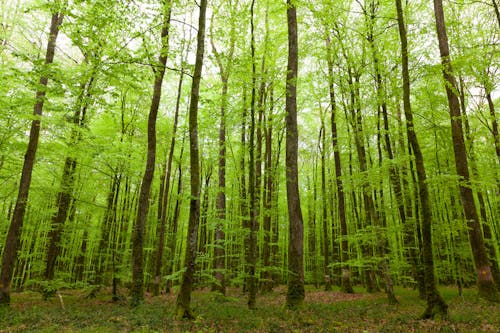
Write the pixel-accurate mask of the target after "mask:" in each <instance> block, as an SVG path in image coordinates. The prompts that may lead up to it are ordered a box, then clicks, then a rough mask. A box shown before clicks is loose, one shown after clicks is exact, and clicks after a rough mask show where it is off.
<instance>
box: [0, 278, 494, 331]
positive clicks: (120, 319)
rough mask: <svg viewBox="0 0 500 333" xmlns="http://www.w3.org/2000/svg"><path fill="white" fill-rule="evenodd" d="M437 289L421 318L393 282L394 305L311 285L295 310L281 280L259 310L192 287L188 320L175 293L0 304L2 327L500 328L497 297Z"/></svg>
mask: <svg viewBox="0 0 500 333" xmlns="http://www.w3.org/2000/svg"><path fill="white" fill-rule="evenodd" d="M441 292H442V295H443V297H444V298H445V300H446V302H447V303H448V305H449V313H450V317H449V319H448V320H420V319H419V315H420V314H421V313H422V312H423V311H424V309H425V302H424V301H422V300H420V299H419V298H418V295H417V293H416V292H415V291H413V290H408V289H396V294H397V297H398V300H399V302H400V304H399V305H398V306H391V305H388V303H387V299H386V297H385V295H384V294H383V293H378V294H366V293H364V292H362V291H361V290H360V289H358V290H356V293H355V294H344V293H341V292H340V291H333V292H325V291H322V290H315V289H311V288H308V289H307V291H306V300H305V302H304V305H303V306H302V307H301V308H300V309H299V310H296V311H291V310H287V309H286V308H285V307H284V304H285V295H286V290H285V289H284V288H283V287H281V288H276V289H275V290H274V291H273V292H271V293H268V294H265V295H259V297H258V299H257V305H258V306H257V309H256V310H249V309H248V308H247V306H246V297H245V296H244V295H242V294H241V291H240V290H236V289H231V290H229V291H228V295H227V296H221V295H218V294H214V293H211V292H209V291H195V292H194V293H193V296H192V308H193V310H194V312H195V313H196V316H197V317H196V319H195V320H192V321H187V320H180V321H179V320H175V295H173V294H167V295H162V296H159V297H151V296H149V295H147V297H146V299H145V303H144V304H143V305H141V306H139V307H136V308H133V309H132V308H130V307H129V306H128V305H127V304H126V303H125V302H122V303H114V302H112V301H111V293H110V291H108V290H106V289H103V290H102V291H101V292H100V293H99V294H98V295H97V297H96V298H94V299H88V298H85V296H86V293H85V291H78V290H66V291H64V290H63V291H60V292H59V294H60V295H61V297H60V298H57V297H56V298H51V299H49V300H46V301H44V300H43V299H42V297H41V295H40V293H35V292H23V293H13V295H12V304H11V307H10V308H7V309H0V332H363V333H364V332H467V333H468V332H498V328H499V327H500V315H499V314H500V311H499V310H500V306H499V305H498V304H492V303H488V302H486V301H483V300H481V299H480V298H479V297H477V292H476V291H474V290H465V291H464V295H463V296H458V295H457V292H456V290H454V289H452V288H442V289H441ZM61 298H62V302H61Z"/></svg>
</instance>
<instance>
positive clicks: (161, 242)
mask: <svg viewBox="0 0 500 333" xmlns="http://www.w3.org/2000/svg"><path fill="white" fill-rule="evenodd" d="M183 78H184V72H183V69H182V68H181V74H180V76H179V84H178V87H177V99H176V102H175V115H174V124H173V129H172V138H171V139H170V148H169V152H168V158H167V160H166V161H165V162H166V166H165V174H164V177H163V179H164V181H162V182H161V189H160V191H161V192H162V195H161V196H160V197H162V200H161V205H159V206H160V207H161V209H160V214H159V219H160V224H159V226H158V235H157V236H158V248H157V250H156V253H157V255H156V258H155V259H156V260H155V276H154V280H153V296H158V295H159V294H160V284H161V269H162V266H163V254H164V249H165V236H166V235H165V233H166V228H167V208H168V196H169V194H170V178H171V176H172V162H173V160H174V150H175V142H176V139H177V138H176V135H177V124H178V120H179V109H180V101H181V95H182V83H183Z"/></svg>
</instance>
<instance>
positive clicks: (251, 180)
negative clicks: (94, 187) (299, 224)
mask: <svg viewBox="0 0 500 333" xmlns="http://www.w3.org/2000/svg"><path fill="white" fill-rule="evenodd" d="M254 8H255V0H252V3H251V5H250V29H251V32H250V34H251V36H250V38H251V40H250V52H251V59H252V96H251V102H250V138H249V140H250V142H249V147H248V148H249V155H250V156H249V161H248V164H249V167H248V192H249V193H248V194H249V196H250V222H249V229H250V230H249V234H248V249H247V255H246V257H247V258H246V260H247V267H248V268H247V269H248V274H249V277H248V308H249V309H255V306H256V305H255V301H256V296H257V277H256V275H255V274H256V272H255V271H256V265H257V234H256V233H257V213H258V203H257V200H258V194H257V189H256V185H257V183H256V175H255V173H256V162H255V147H254V145H255V99H256V75H257V74H256V68H255V33H254V32H255V30H254V29H255V27H254Z"/></svg>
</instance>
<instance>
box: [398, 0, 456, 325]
mask: <svg viewBox="0 0 500 333" xmlns="http://www.w3.org/2000/svg"><path fill="white" fill-rule="evenodd" d="M396 8H397V16H398V28H399V37H400V40H401V68H402V76H403V110H404V113H405V117H406V133H407V136H408V141H409V143H410V146H411V148H412V150H413V154H414V155H415V164H416V170H417V179H418V196H419V198H420V202H421V212H422V238H423V264H424V276H425V278H424V281H425V292H426V298H427V308H426V310H425V312H424V314H423V315H422V317H423V318H433V317H435V316H436V315H440V316H443V317H446V316H447V315H448V306H447V305H446V303H445V302H444V300H443V298H442V297H441V295H440V294H439V292H438V290H437V288H436V281H435V277H434V259H433V256H432V234H431V232H432V211H431V206H430V201H429V191H428V189H427V175H426V172H425V166H424V158H423V155H422V151H421V150H420V145H419V143H418V139H417V135H416V133H415V127H414V123H413V113H412V110H411V103H410V72H409V67H408V40H407V34H406V26H405V22H404V16H403V6H402V4H401V0H396Z"/></svg>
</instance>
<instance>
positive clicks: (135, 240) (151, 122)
mask: <svg viewBox="0 0 500 333" xmlns="http://www.w3.org/2000/svg"><path fill="white" fill-rule="evenodd" d="M171 6H172V4H171V2H170V1H167V2H166V3H165V5H164V13H163V15H164V16H163V26H162V31H161V52H160V56H159V58H158V65H159V66H157V67H156V69H155V80H154V85H153V97H152V100H151V107H150V109H149V118H148V150H147V157H146V169H145V171H144V176H143V178H142V184H141V192H140V196H139V205H138V209H137V218H136V220H135V223H134V231H133V235H132V288H131V290H130V294H131V297H132V301H131V306H133V307H134V306H137V305H139V304H141V303H142V302H143V301H144V262H143V261H144V260H143V255H144V254H143V250H144V234H145V228H146V220H147V217H148V209H149V195H150V190H151V184H152V182H153V176H154V171H155V161H156V118H157V115H158V109H159V106H160V98H161V88H162V83H163V76H164V75H165V66H166V64H167V53H168V35H169V28H170V14H171Z"/></svg>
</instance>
